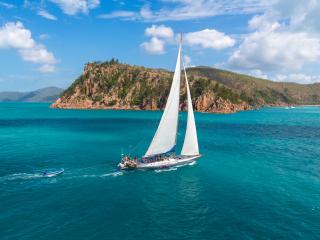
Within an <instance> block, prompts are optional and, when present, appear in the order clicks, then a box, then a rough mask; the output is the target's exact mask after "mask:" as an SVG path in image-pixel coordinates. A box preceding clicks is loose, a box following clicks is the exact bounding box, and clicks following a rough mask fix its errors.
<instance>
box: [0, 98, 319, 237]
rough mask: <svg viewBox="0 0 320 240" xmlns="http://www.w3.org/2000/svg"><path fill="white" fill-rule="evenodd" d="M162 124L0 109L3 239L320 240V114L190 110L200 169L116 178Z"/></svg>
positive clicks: (22, 107) (141, 117) (32, 108)
mask: <svg viewBox="0 0 320 240" xmlns="http://www.w3.org/2000/svg"><path fill="white" fill-rule="evenodd" d="M160 116H161V112H151V111H106V110H59V109H50V108H49V104H42V103H1V104H0V239H1V240H5V239H19V240H21V239H59V240H60V239H108V240H112V239H122V240H126V239H128V240H129V239H134V240H149V239H152V240H157V239H168V240H169V239H170V240H171V239H172V240H173V239H190V240H191V239H192V240H195V239H200V240H205V239H219V240H222V239H259V240H260V239H304V240H309V239H320V107H297V108H295V109H284V108H265V109H261V110H258V111H246V112H240V113H236V114H230V115H221V114H204V113H196V121H197V128H198V137H199V146H200V151H201V153H202V154H204V156H203V157H202V158H200V159H199V161H198V162H196V163H193V164H188V165H186V166H183V167H179V168H170V169H165V170H149V171H128V172H120V171H118V170H117V168H116V166H117V164H118V162H119V159H120V156H121V153H131V154H132V155H141V154H144V152H145V151H146V149H147V147H148V144H149V143H150V141H151V139H152V136H153V134H154V132H155V130H156V126H157V123H158V122H159V118H160ZM185 117H186V115H185V113H181V120H180V122H179V134H178V138H179V144H178V149H179V146H181V142H182V141H183V137H184V131H185V124H186V121H185ZM54 168H64V169H65V173H64V174H63V175H60V176H58V177H55V178H45V177H43V176H42V175H41V172H42V171H44V170H45V169H54Z"/></svg>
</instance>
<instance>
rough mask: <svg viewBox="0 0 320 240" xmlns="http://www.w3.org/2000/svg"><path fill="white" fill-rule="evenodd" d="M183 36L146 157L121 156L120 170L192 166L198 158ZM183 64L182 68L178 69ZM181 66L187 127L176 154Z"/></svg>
mask: <svg viewBox="0 0 320 240" xmlns="http://www.w3.org/2000/svg"><path fill="white" fill-rule="evenodd" d="M181 54H182V36H181V38H180V44H179V50H178V57H177V63H176V68H175V72H174V76H173V80H172V84H171V89H170V93H169V96H168V99H167V103H166V106H165V109H164V111H163V114H162V117H161V120H160V123H159V125H158V128H157V131H156V133H155V135H154V137H153V139H152V141H151V143H150V145H149V148H148V150H147V151H146V153H145V155H144V156H142V157H141V158H140V159H138V158H135V159H132V158H130V157H129V156H122V159H121V162H120V163H119V164H118V167H119V168H120V169H157V168H168V167H173V166H178V165H184V164H187V163H191V162H193V161H195V160H196V159H198V158H199V157H201V155H200V153H199V146H198V137H197V129H196V123H195V118H194V113H193V107H192V100H191V94H190V88H189V83H188V78H187V73H186V69H185V66H184V63H183V62H182V64H181ZM181 65H182V66H181ZM181 67H183V71H184V77H185V82H186V84H185V85H186V88H187V107H188V114H187V117H188V119H187V127H186V133H185V138H184V143H183V146H182V150H181V153H180V154H176V142H177V141H176V140H177V131H178V117H179V99H180V80H181V76H180V75H181Z"/></svg>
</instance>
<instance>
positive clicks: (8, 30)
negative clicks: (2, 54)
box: [0, 22, 57, 66]
mask: <svg viewBox="0 0 320 240" xmlns="http://www.w3.org/2000/svg"><path fill="white" fill-rule="evenodd" d="M1 48H3V49H16V50H17V51H18V53H19V54H20V56H21V57H22V59H23V60H24V61H27V62H32V63H39V64H43V65H50V66H53V65H54V64H56V63H57V60H56V59H55V57H54V55H53V53H51V52H49V51H48V50H47V49H46V47H45V46H44V45H41V44H38V43H37V42H36V41H35V40H34V39H33V38H32V35H31V31H30V30H28V29H26V28H25V27H24V26H23V24H22V23H21V22H16V23H14V22H8V23H6V24H5V25H4V26H3V27H1V28H0V49H1Z"/></svg>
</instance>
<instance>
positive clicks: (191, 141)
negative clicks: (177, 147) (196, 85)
mask: <svg viewBox="0 0 320 240" xmlns="http://www.w3.org/2000/svg"><path fill="white" fill-rule="evenodd" d="M183 70H184V75H185V79H186V86H187V98H188V120H187V129H186V135H185V138H184V143H183V147H182V150H181V155H185V156H195V155H199V146H198V137H197V129H196V122H195V119H194V114H193V107H192V100H191V94H190V89H189V83H188V78H187V73H186V69H185V67H184V64H183Z"/></svg>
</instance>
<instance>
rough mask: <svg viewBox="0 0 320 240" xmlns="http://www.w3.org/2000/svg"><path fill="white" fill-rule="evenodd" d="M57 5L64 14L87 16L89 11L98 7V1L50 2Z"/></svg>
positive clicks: (52, 0)
mask: <svg viewBox="0 0 320 240" xmlns="http://www.w3.org/2000/svg"><path fill="white" fill-rule="evenodd" d="M50 1H51V2H53V3H55V4H57V5H58V6H59V7H60V8H61V9H62V11H63V12H64V13H65V14H68V15H76V14H77V13H85V14H87V13H88V12H89V11H90V10H91V9H95V8H97V7H98V6H99V5H100V0H50Z"/></svg>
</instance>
